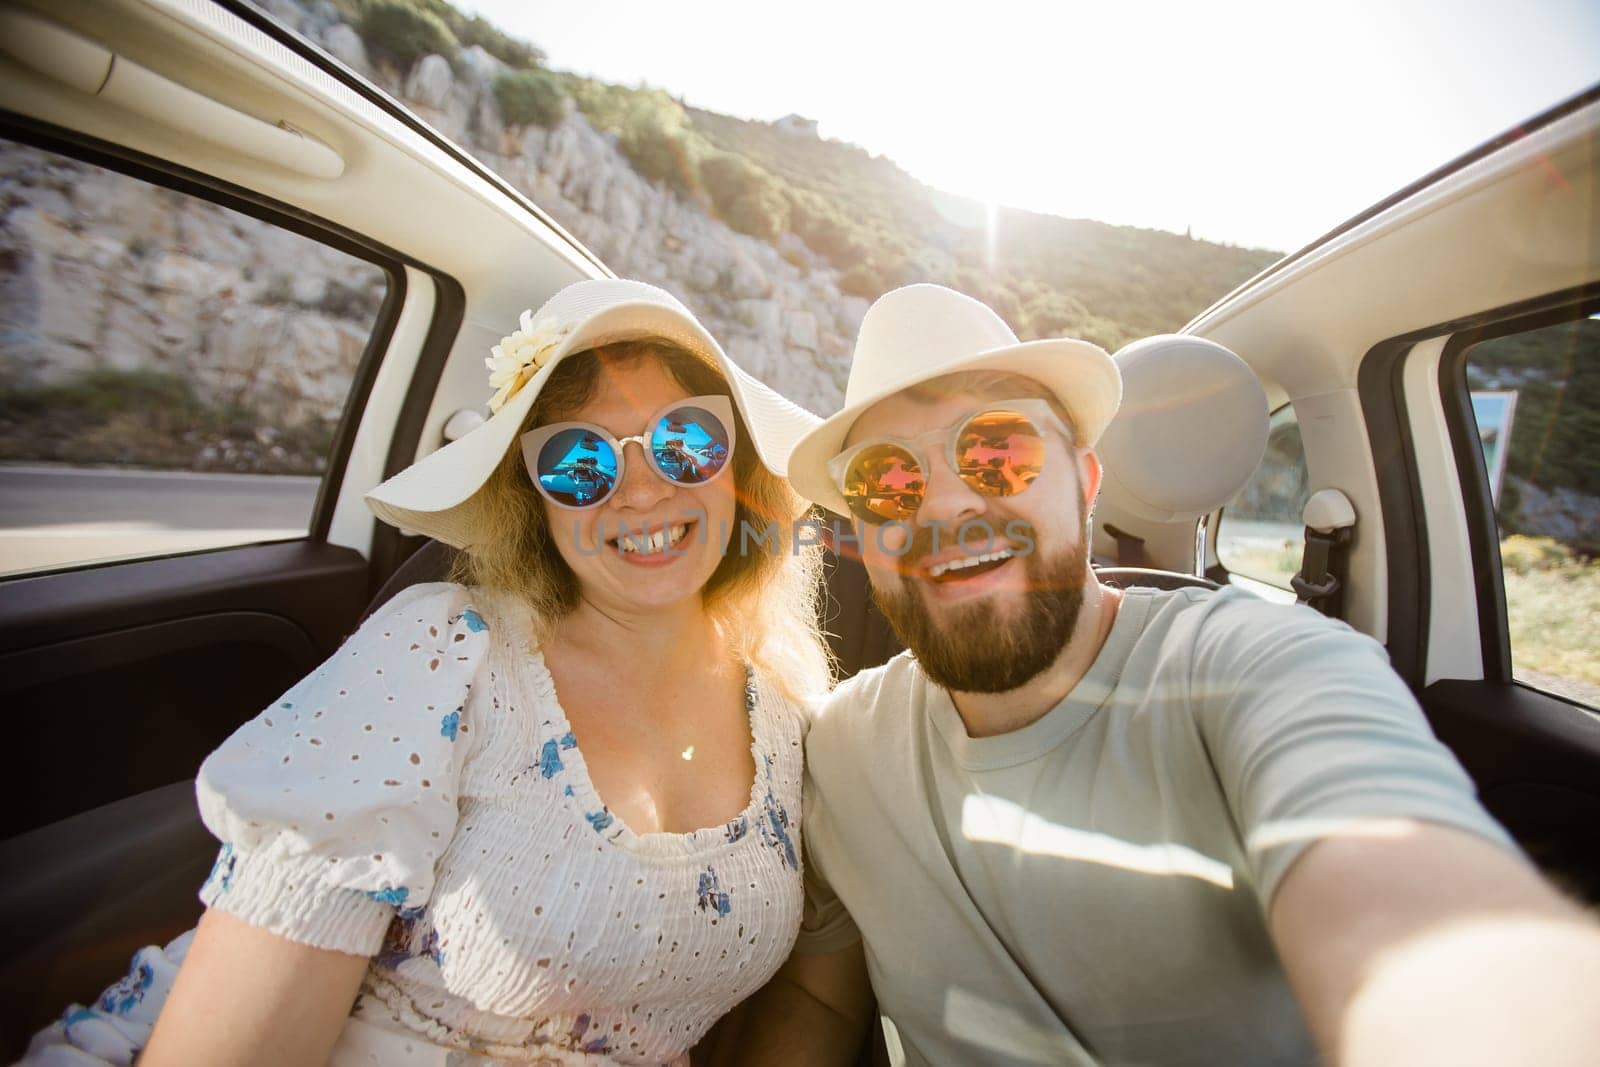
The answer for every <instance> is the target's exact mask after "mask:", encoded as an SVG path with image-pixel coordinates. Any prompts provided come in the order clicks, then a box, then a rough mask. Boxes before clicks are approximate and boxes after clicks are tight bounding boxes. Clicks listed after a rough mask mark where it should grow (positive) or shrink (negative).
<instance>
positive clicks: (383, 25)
mask: <svg viewBox="0 0 1600 1067" xmlns="http://www.w3.org/2000/svg"><path fill="white" fill-rule="evenodd" d="M358 29H360V31H361V38H362V40H363V41H364V42H365V43H366V45H367V47H368V48H370V49H372V50H373V51H374V52H376V53H377V54H378V55H380V56H383V57H385V58H387V59H389V60H390V61H392V62H393V63H395V64H397V65H398V66H399V67H400V68H401V69H403V70H409V69H410V67H411V65H412V64H413V63H415V62H416V61H417V60H419V59H421V58H422V57H423V56H427V55H434V54H438V55H442V56H445V57H446V58H449V57H453V56H454V55H455V52H456V46H457V41H456V37H455V34H453V33H451V32H450V27H448V26H446V25H445V24H444V20H443V19H441V18H440V17H439V16H438V15H436V14H434V13H433V12H432V11H425V10H422V9H419V8H417V7H415V6H413V5H412V4H410V3H408V2H407V0H367V2H366V4H365V5H364V6H363V7H362V9H361V23H360V25H359V27H358Z"/></svg>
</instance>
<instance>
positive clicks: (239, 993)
mask: <svg viewBox="0 0 1600 1067" xmlns="http://www.w3.org/2000/svg"><path fill="white" fill-rule="evenodd" d="M367 963H368V960H367V957H365V956H352V955H349V954H347V953H344V952H331V951H329V950H327V949H320V948H312V947H310V946H309V945H302V944H299V943H298V942H295V941H290V940H288V939H287V938H283V937H279V936H278V935H277V934H272V933H268V932H267V931H265V930H262V929H259V928H257V927H254V926H251V925H249V924H248V923H245V922H243V921H241V920H239V919H236V918H234V917H233V916H231V915H229V914H227V913H226V912H221V911H217V910H215V909H212V910H210V911H207V912H206V913H205V915H204V916H203V917H202V918H201V920H200V925H199V927H198V928H197V930H196V932H195V937H194V943H193V945H192V946H191V947H190V949H189V955H188V957H187V958H186V959H185V960H184V963H183V968H182V970H180V971H179V972H178V977H177V980H176V981H175V982H174V983H173V986H172V995H171V996H170V997H168V998H167V1004H166V1007H165V1008H164V1009H163V1010H162V1012H161V1017H160V1018H159V1019H157V1020H156V1026H155V1031H154V1032H153V1033H152V1034H151V1036H150V1045H149V1047H148V1048H146V1049H145V1052H144V1055H143V1056H141V1057H140V1058H139V1067H192V1065H193V1064H197V1063H204V1064H208V1065H210V1067H257V1065H260V1067H278V1065H284V1064H295V1065H300V1064H305V1065H307V1067H310V1065H313V1064H315V1065H320V1064H324V1063H326V1062H327V1061H328V1056H329V1054H330V1053H331V1052H332V1051H333V1046H334V1043H335V1042H336V1041H338V1039H339V1034H340V1032H341V1030H343V1028H344V1024H345V1020H346V1019H347V1018H348V1017H349V1015H350V1006H351V1005H352V1004H353V1003H354V1002H355V998H356V991H357V989H358V988H359V987H360V985H361V976H362V975H363V974H364V973H365V972H366V969H367Z"/></svg>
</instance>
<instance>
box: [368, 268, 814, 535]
mask: <svg viewBox="0 0 1600 1067" xmlns="http://www.w3.org/2000/svg"><path fill="white" fill-rule="evenodd" d="M641 340H660V341H665V342H667V343H669V344H672V345H675V346H677V347H679V348H683V349H686V350H688V351H690V352H695V353H698V354H701V355H704V356H707V357H709V358H710V359H712V360H714V361H715V362H716V365H717V366H718V368H720V369H721V371H722V375H723V377H724V378H725V379H727V382H728V386H729V391H730V392H731V393H732V394H733V402H734V405H735V406H736V407H737V408H738V409H739V413H740V414H741V415H742V416H743V417H744V422H745V425H746V426H748V427H749V429H750V436H751V437H752V438H753V439H754V445H755V449H756V452H757V454H758V455H759V457H760V459H761V462H762V463H764V464H765V465H766V466H767V468H768V469H770V470H771V471H772V472H773V473H774V474H777V475H779V476H782V475H783V474H784V473H785V467H786V465H787V461H788V457H789V452H790V450H791V449H793V447H794V444H795V442H796V441H798V440H799V439H800V437H801V436H802V435H803V434H805V433H806V431H808V430H810V429H811V428H812V427H814V426H816V425H817V423H818V421H819V420H818V419H817V417H816V416H815V415H812V414H811V413H810V412H808V411H806V410H805V409H803V408H801V407H798V406H797V405H795V404H793V403H791V402H789V401H788V400H785V399H784V398H783V397H781V396H779V395H778V394H777V393H775V392H773V391H772V390H771V389H769V388H767V387H766V386H765V385H763V384H761V383H760V382H758V381H757V380H756V379H754V378H752V377H751V376H750V375H748V374H746V373H745V372H744V370H743V369H741V368H740V367H739V366H738V365H737V364H736V363H734V362H733V361H732V360H731V359H729V358H728V356H727V354H726V353H725V352H723V351H722V346H721V345H719V344H717V342H716V340H715V339H714V338H713V337H712V336H711V334H710V333H708V332H707V331H706V328H705V327H704V326H702V325H700V323H699V322H698V321H697V320H696V319H695V317H694V315H693V314H691V313H690V311H689V309H688V308H686V307H684V306H683V304H681V303H679V302H678V300H677V298H675V297H674V296H672V294H670V293H668V292H666V291H665V290H663V289H658V288H656V287H655V286H653V285H646V284H645V283H643V282H635V281H627V280H624V279H619V278H601V279H594V280H590V281H581V282H575V283H573V284H572V285H569V286H567V287H566V288H565V289H562V290H561V291H560V292H558V293H557V294H556V295H555V296H552V297H551V298H550V299H549V300H548V301H546V302H545V304H544V306H543V307H541V308H540V309H539V310H538V311H532V312H528V311H525V312H523V314H522V322H521V327H520V329H518V330H517V331H516V332H514V333H512V334H511V335H510V336H508V337H506V338H504V339H503V340H501V342H500V344H499V345H496V346H495V348H494V350H493V355H492V356H491V357H490V359H489V360H488V364H489V367H490V370H491V374H490V379H489V383H490V387H491V388H493V389H496V390H497V391H496V393H495V396H494V398H493V399H492V400H491V401H490V407H491V409H492V410H493V412H494V414H493V415H492V416H491V417H490V418H489V420H488V421H487V422H485V423H484V424H483V425H482V426H479V427H478V428H477V429H475V430H473V431H472V432H471V433H468V434H467V435H466V436H464V437H462V438H461V439H459V440H457V441H453V442H451V443H450V444H448V445H446V446H445V447H443V448H441V449H439V450H438V451H437V452H434V453H432V454H431V455H428V456H426V457H424V458H423V459H421V460H418V461H417V462H416V463H414V464H412V465H411V466H410V467H407V468H406V469H405V470H403V471H401V472H400V473H399V474H397V475H395V476H394V477H393V478H390V479H389V480H388V481H386V482H384V483H383V484H382V485H379V486H378V487H377V488H375V489H373V490H372V491H371V492H370V493H368V494H367V496H366V501H367V506H368V507H369V508H371V509H372V511H373V513H374V514H375V515H377V516H378V518H380V519H382V520H383V521H385V522H388V523H391V524H393V525H395V526H399V527H403V528H405V529H408V530H415V531H417V532H418V533H421V534H423V535H425V536H427V537H431V538H433V539H435V540H437V541H443V542H444V543H445V544H448V545H453V546H455V547H456V548H465V547H467V546H469V545H471V544H473V543H474V542H475V541H477V540H478V539H479V538H480V537H483V536H490V535H491V532H490V531H480V530H479V529H478V528H477V525H478V524H477V508H476V498H477V495H478V491H479V490H480V489H481V488H482V487H483V483H484V482H485V481H486V480H488V477H489V475H490V473H491V472H492V471H493V470H494V469H495V467H496V466H497V465H499V463H500V460H501V458H502V457H503V456H504V455H505V454H506V450H507V449H509V448H511V447H512V446H513V445H515V443H516V440H517V437H518V435H519V431H520V430H521V429H522V424H523V422H524V420H525V419H526V418H527V415H528V411H529V410H530V409H531V408H532V407H533V402H534V400H535V399H536V398H537V397H538V395H539V391H540V390H541V389H542V388H543V387H544V383H545V382H546V381H548V380H549V378H550V375H551V373H552V372H553V371H554V370H555V369H556V367H557V366H558V365H559V364H560V363H561V361H562V360H563V359H565V358H567V357H568V356H570V355H572V354H573V353H576V352H583V351H586V350H588V349H591V348H596V347H598V346H600V345H607V344H615V343H617V342H621V341H641ZM740 444H743V442H740Z"/></svg>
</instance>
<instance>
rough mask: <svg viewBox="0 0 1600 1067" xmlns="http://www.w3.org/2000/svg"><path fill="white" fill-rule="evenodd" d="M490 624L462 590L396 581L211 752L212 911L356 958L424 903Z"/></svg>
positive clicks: (453, 802)
mask: <svg viewBox="0 0 1600 1067" xmlns="http://www.w3.org/2000/svg"><path fill="white" fill-rule="evenodd" d="M490 638H491V635H490V633H489V626H488V624H487V623H486V622H485V621H484V617H483V615H482V614H480V613H479V611H478V610H477V609H476V608H475V607H474V606H473V591H471V590H468V589H466V588H465V587H462V586H457V585H446V584H438V583H435V584H428V585H420V586H414V587H412V588H411V589H408V590H406V591H404V592H402V593H401V594H399V595H398V596H396V597H395V598H394V599H393V600H391V601H390V602H389V603H388V604H386V605H385V606H384V607H383V608H381V609H379V610H378V611H377V612H376V613H374V614H373V616H372V617H371V618H370V619H368V620H367V621H366V622H365V623H364V624H363V625H362V626H361V628H360V629H359V630H357V631H356V633H355V634H354V635H353V636H352V637H351V638H350V639H349V640H348V641H346V642H345V643H344V645H343V646H341V647H340V649H339V651H338V652H336V653H335V654H334V655H333V657H332V658H331V659H329V660H328V661H327V662H326V663H324V664H323V665H322V666H321V667H319V668H318V669H317V670H316V671H314V672H313V673H312V674H310V675H309V676H308V677H306V678H305V679H304V680H302V681H301V682H300V683H299V684H297V685H296V686H294V688H292V689H290V690H289V691H288V692H287V693H285V694H284V695H283V696H282V698H280V699H279V700H277V701H275V702H274V703H273V705H272V706H271V707H269V708H267V709H266V710H265V711H263V712H262V713H261V714H260V715H258V716H257V717H256V718H255V719H253V720H251V721H250V722H248V723H246V724H245V725H244V726H242V727H240V728H239V729H238V730H237V731H236V732H235V733H234V734H233V736H231V737H230V738H228V740H227V741H225V742H223V744H222V746H221V747H220V748H218V749H217V750H216V751H215V752H213V753H212V754H211V755H210V756H209V757H208V758H207V759H206V761H205V763H204V764H203V765H202V766H201V768H200V773H199V775H198V777H197V779H196V782H195V788H196V792H197V794H198V799H199V804H200V815H201V818H202V820H203V821H204V822H205V824H206V827H207V828H208V829H209V830H210V831H211V832H212V833H213V834H215V835H216V836H217V837H218V838H219V839H221V841H222V842H223V845H222V850H221V852H220V854H219V855H218V857H217V862H216V865H215V866H214V867H213V869H212V871H211V875H210V876H209V877H208V878H207V879H206V883H205V885H204V886H203V887H202V889H201V891H200V899H201V900H202V901H204V902H205V904H206V905H207V906H208V907H213V908H218V909H221V910H223V911H226V912H228V913H230V914H232V915H234V916H236V917H238V918H240V919H243V920H244V921H245V922H248V923H250V924H252V925H254V926H259V927H262V928H264V929H266V930H269V931H271V932H272V933H275V934H278V935H280V936H283V937H287V938H289V939H291V940H294V941H298V942H302V943H304V944H309V945H313V946H316V947H318V948H326V949H333V950H336V951H340V952H349V953H352V954H356V955H372V954H373V953H375V952H376V951H377V950H378V949H379V947H380V946H381V944H382V941H383V935H384V931H385V929H386V927H387V926H388V924H389V921H390V920H391V919H392V918H393V916H394V914H395V912H396V910H397V909H404V910H410V909H414V908H419V907H421V906H422V905H425V904H426V903H427V901H428V898H429V896H430V894H431V893H432V891H433V879H434V864H435V862H436V861H437V860H438V858H439V856H440V855H441V854H442V853H443V852H444V849H445V847H446V846H447V845H448V844H449V843H450V839H451V837H452V836H453V835H454V832H455V827H456V818H457V784H458V782H459V779H460V776H461V769H462V766H463V764H464V762H465V761H466V758H467V756H468V754H469V751H470V748H471V745H472V740H473V732H472V726H471V719H472V713H471V708H472V691H473V687H474V685H476V684H477V683H478V678H479V675H480V674H481V675H484V676H485V677H487V671H486V668H485V666H484V664H485V662H486V660H487V658H488V649H489V643H490Z"/></svg>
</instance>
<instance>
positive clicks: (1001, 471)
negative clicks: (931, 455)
mask: <svg viewBox="0 0 1600 1067" xmlns="http://www.w3.org/2000/svg"><path fill="white" fill-rule="evenodd" d="M1043 464H1044V438H1043V437H1041V436H1040V435H1039V431H1038V430H1037V429H1036V428H1035V427H1034V425H1033V423H1031V422H1029V421H1028V420H1027V419H1026V418H1025V417H1024V416H1022V415H1018V414H1017V413H1016V412H1013V411H986V412H984V413H983V414H981V415H975V416H973V418H971V419H969V420H968V422H967V424H966V425H965V426H963V427H962V428H961V435H960V436H959V437H958V438H957V439H956V470H957V473H959V474H960V475H961V480H962V481H964V482H966V483H967V485H969V486H971V487H972V490H973V491H974V492H976V493H981V494H982V495H984V496H1014V495H1016V494H1017V493H1020V492H1022V491H1023V490H1024V489H1026V488H1028V486H1030V485H1032V484H1033V480H1034V479H1035V478H1037V477H1038V476H1039V469H1040V467H1041V466H1043Z"/></svg>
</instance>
